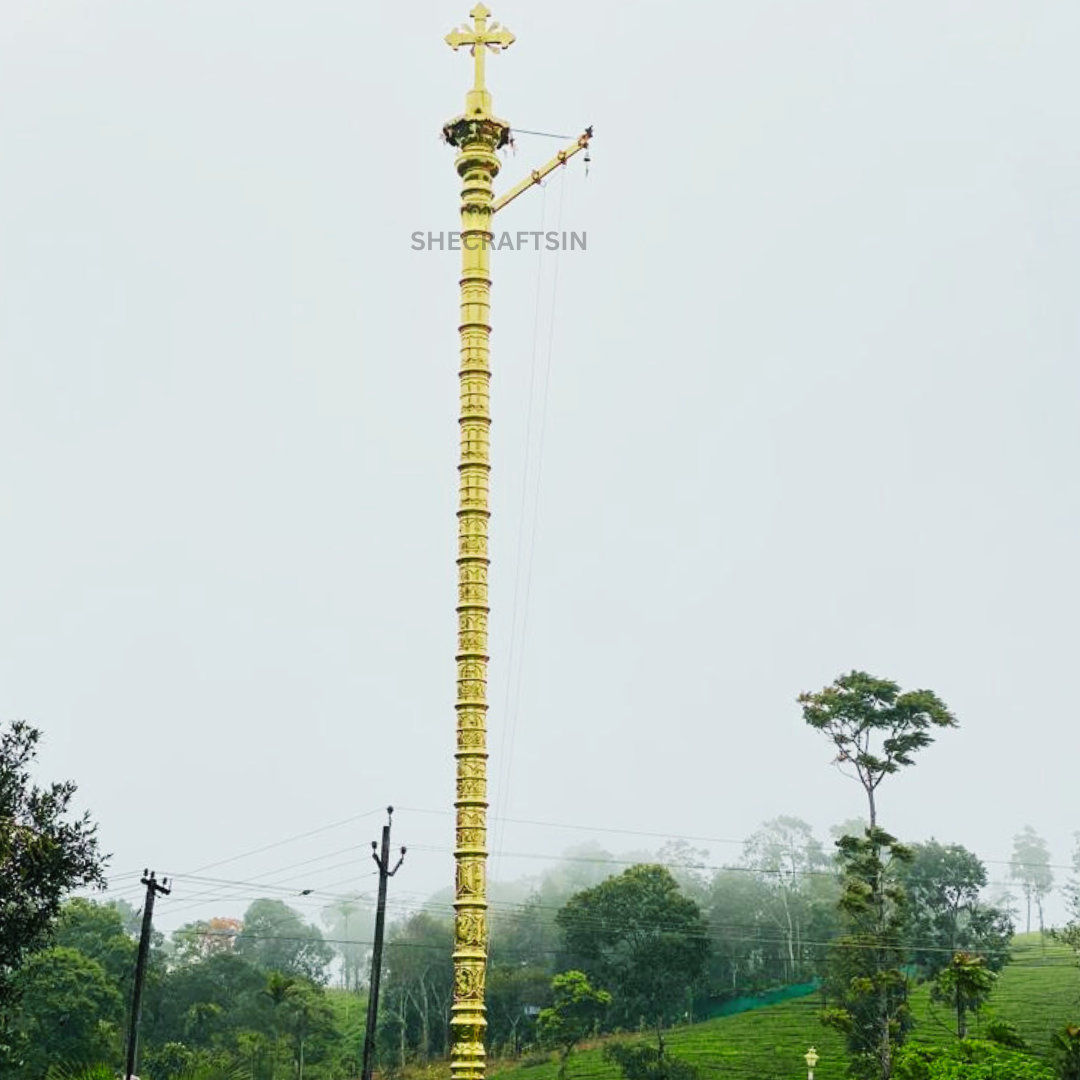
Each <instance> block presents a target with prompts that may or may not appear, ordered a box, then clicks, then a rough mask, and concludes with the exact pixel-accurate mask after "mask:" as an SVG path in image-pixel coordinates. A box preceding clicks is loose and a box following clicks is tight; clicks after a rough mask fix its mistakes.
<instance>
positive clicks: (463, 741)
mask: <svg viewBox="0 0 1080 1080" xmlns="http://www.w3.org/2000/svg"><path fill="white" fill-rule="evenodd" d="M469 14H470V18H471V19H472V25H471V26H464V27H462V28H461V29H460V30H455V31H453V32H451V33H450V34H448V35H447V36H446V42H447V44H448V45H450V47H451V48H453V49H454V50H455V51H456V50H457V49H459V48H461V46H463V45H467V46H469V48H470V50H471V52H472V56H473V66H474V80H473V86H472V89H471V90H469V92H468V93H467V94H466V96H465V111H464V113H462V114H461V115H460V116H458V117H455V118H454V119H453V120H451V121H449V123H447V124H446V125H445V127H444V128H443V135H444V136H445V138H446V141H447V142H448V143H449V144H450V145H451V146H453V147H455V148H456V149H457V151H458V153H457V158H456V160H455V165H456V168H457V172H458V175H459V176H460V177H461V182H462V188H461V253H462V254H461V323H460V326H459V332H460V335H461V351H460V356H461V360H460V370H459V378H460V393H461V400H460V413H459V425H460V434H461V449H460V457H459V463H458V475H459V489H458V512H457V517H458V554H457V565H458V600H457V616H458V639H457V654H456V656H457V705H456V710H457V748H456V751H455V756H456V759H457V787H456V795H455V803H454V805H455V807H456V811H457V817H456V835H455V844H454V859H455V864H456V874H455V886H454V998H453V1004H452V1005H451V1017H450V1025H451V1059H450V1075H451V1077H453V1078H454V1080H483V1077H484V1057H485V1055H484V1031H485V1028H486V1027H487V1020H486V1018H485V1009H484V976H485V972H486V969H487V952H488V933H487V808H488V803H487V758H488V754H487V708H488V706H487V665H488V614H489V611H490V608H489V606H488V567H489V565H490V562H489V558H488V522H489V520H490V518H491V511H490V508H489V505H488V491H489V477H490V473H491V460H490V429H491V411H490V387H491V368H490V363H489V359H490V354H489V339H490V336H491V323H490V310H491V303H490V298H491V268H490V261H491V259H490V257H491V240H492V235H493V234H492V229H491V224H492V217H493V215H494V213H495V211H496V210H498V209H501V208H502V207H503V206H505V205H506V204H507V203H509V202H510V201H511V200H512V199H514V198H516V197H517V196H518V195H520V194H521V193H522V192H523V191H525V190H527V189H528V188H529V187H531V186H532V185H533V184H538V183H540V181H541V180H542V179H543V177H544V176H546V175H547V174H548V173H549V172H551V171H552V170H553V169H555V168H557V167H558V166H559V165H561V164H565V163H566V161H568V160H569V159H570V158H571V157H572V156H573V155H574V154H576V153H577V152H578V151H579V150H582V149H584V148H585V147H586V146H587V145H588V143H589V140H590V138H591V137H592V131H591V130H589V131H586V133H585V134H584V135H582V136H581V137H580V138H579V139H578V140H577V142H576V143H574V144H573V145H572V146H571V147H568V148H567V149H566V150H563V151H560V153H559V154H558V156H557V157H555V158H554V159H552V161H550V162H549V163H548V164H547V165H545V166H544V167H543V168H542V169H538V170H536V171H534V172H533V173H532V174H531V175H530V176H529V177H528V178H527V179H526V180H525V181H523V182H522V183H521V184H518V185H517V186H516V187H515V188H512V189H511V190H510V191H508V192H507V193H506V195H504V196H503V197H502V198H501V199H499V200H498V201H496V200H495V194H494V181H495V177H496V176H497V175H498V172H499V158H498V154H497V151H498V150H500V149H501V148H502V147H504V146H506V145H507V143H508V142H509V141H510V125H509V124H508V123H507V122H506V121H505V120H500V119H499V118H498V117H497V116H495V115H494V113H493V112H492V107H491V93H490V92H489V91H488V89H487V86H486V84H485V81H484V60H485V58H486V56H487V52H488V50H489V49H490V50H492V51H499V50H501V49H508V48H509V47H510V46H511V45H512V44H513V42H514V35H513V34H512V33H510V31H509V30H507V29H505V28H504V27H501V26H500V25H499V24H498V23H497V22H493V21H489V20H490V16H491V12H490V11H488V9H487V8H486V7H484V5H483V4H477V6H476V7H474V8H473V9H472V11H471V12H470V13H469Z"/></svg>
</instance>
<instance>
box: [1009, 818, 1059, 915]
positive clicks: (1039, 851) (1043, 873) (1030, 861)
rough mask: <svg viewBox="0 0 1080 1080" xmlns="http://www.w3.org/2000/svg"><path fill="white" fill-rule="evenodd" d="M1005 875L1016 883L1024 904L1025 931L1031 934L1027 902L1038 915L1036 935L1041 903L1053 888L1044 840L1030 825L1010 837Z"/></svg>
mask: <svg viewBox="0 0 1080 1080" xmlns="http://www.w3.org/2000/svg"><path fill="white" fill-rule="evenodd" d="M1009 876H1010V877H1011V878H1012V879H1013V880H1014V881H1016V882H1018V883H1019V885H1020V889H1021V891H1022V892H1023V894H1024V900H1025V902H1026V904H1027V932H1028V933H1029V934H1030V933H1031V901H1032V900H1034V901H1035V904H1036V907H1037V908H1038V912H1039V933H1040V934H1041V933H1043V932H1044V927H1043V900H1045V899H1046V897H1047V896H1048V895H1049V893H1050V892H1051V890H1052V889H1053V887H1054V872H1053V871H1052V870H1051V869H1050V850H1049V848H1047V846H1046V841H1045V840H1044V839H1043V838H1042V837H1041V836H1039V834H1038V833H1037V832H1036V831H1035V830H1034V829H1033V828H1032V827H1031V826H1030V825H1025V826H1024V829H1023V831H1022V832H1019V833H1017V834H1016V836H1014V837H1013V854H1012V863H1011V865H1010V867H1009Z"/></svg>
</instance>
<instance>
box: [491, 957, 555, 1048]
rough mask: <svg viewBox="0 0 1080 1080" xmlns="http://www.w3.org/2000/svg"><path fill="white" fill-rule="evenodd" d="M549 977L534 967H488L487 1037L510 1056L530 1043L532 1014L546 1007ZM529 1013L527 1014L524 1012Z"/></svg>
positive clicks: (548, 973)
mask: <svg viewBox="0 0 1080 1080" xmlns="http://www.w3.org/2000/svg"><path fill="white" fill-rule="evenodd" d="M550 997H551V974H550V972H549V971H548V970H547V969H546V968H543V967H539V966H537V965H536V964H528V963H523V964H518V965H511V964H503V965H493V966H492V967H491V968H490V971H489V974H488V982H487V1008H488V1024H489V1027H488V1037H489V1039H490V1041H491V1043H492V1045H493V1046H494V1045H496V1044H502V1046H503V1047H504V1049H505V1050H507V1051H509V1052H510V1053H512V1054H516V1053H518V1052H519V1051H520V1049H521V1045H522V1043H523V1042H528V1041H529V1035H528V1032H529V1030H530V1028H531V1026H532V1024H533V1023H534V1020H533V1012H532V1011H531V1010H539V1009H540V1008H542V1007H543V1006H545V1005H547V1004H548V1001H549V999H550ZM527 1010H529V1011H527Z"/></svg>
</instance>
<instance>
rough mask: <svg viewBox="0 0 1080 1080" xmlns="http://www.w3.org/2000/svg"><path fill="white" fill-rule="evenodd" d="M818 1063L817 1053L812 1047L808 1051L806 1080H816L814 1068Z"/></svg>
mask: <svg viewBox="0 0 1080 1080" xmlns="http://www.w3.org/2000/svg"><path fill="white" fill-rule="evenodd" d="M817 1063H818V1055H817V1051H816V1050H815V1049H814V1048H813V1047H812V1046H811V1047H810V1049H809V1050H807V1051H806V1068H807V1070H808V1072H807V1074H806V1080H814V1066H815V1065H816V1064H817Z"/></svg>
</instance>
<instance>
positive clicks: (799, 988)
mask: <svg viewBox="0 0 1080 1080" xmlns="http://www.w3.org/2000/svg"><path fill="white" fill-rule="evenodd" d="M820 989H821V980H820V979H815V980H814V981H813V982H806V983H796V984H795V985H794V986H778V987H777V988H776V989H775V990H762V991H761V992H760V993H757V994H750V995H748V996H747V997H739V998H731V999H729V1000H728V1001H717V1002H715V1003H714V1004H711V1005H708V1006H706V1007H705V1009H704V1013H703V1015H702V1017H701V1018H702V1019H705V1020H715V1019H716V1017H718V1016H734V1015H735V1014H736V1013H744V1012H750V1011H751V1010H752V1009H762V1008H764V1007H765V1006H766V1005H776V1004H778V1003H779V1002H781V1001H791V1000H792V999H793V998H801V997H808V996H809V995H810V994H812V993H814V992H815V991H816V990H820Z"/></svg>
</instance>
